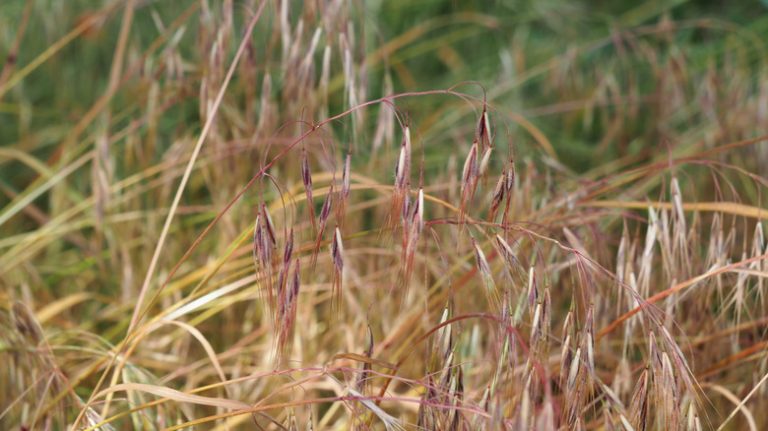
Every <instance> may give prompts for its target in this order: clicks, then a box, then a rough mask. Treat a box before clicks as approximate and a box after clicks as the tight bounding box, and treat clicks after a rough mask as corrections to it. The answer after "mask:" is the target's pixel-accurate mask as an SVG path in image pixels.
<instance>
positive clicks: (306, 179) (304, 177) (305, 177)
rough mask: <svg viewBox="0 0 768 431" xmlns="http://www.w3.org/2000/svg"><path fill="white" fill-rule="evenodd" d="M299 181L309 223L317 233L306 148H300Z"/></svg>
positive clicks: (310, 173) (310, 172)
mask: <svg viewBox="0 0 768 431" xmlns="http://www.w3.org/2000/svg"><path fill="white" fill-rule="evenodd" d="M301 182H302V184H303V185H304V193H305V194H306V196H307V210H308V211H309V219H310V223H312V230H313V231H314V232H315V234H317V220H316V218H315V205H314V199H313V198H312V171H311V170H310V167H309V156H308V155H307V149H306V148H302V149H301Z"/></svg>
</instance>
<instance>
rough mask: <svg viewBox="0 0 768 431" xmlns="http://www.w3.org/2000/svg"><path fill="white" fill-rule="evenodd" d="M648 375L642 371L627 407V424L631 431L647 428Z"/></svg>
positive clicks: (641, 430) (643, 430)
mask: <svg viewBox="0 0 768 431" xmlns="http://www.w3.org/2000/svg"><path fill="white" fill-rule="evenodd" d="M649 380H650V373H649V371H648V369H647V368H646V369H644V370H643V372H642V373H641V374H640V377H639V378H638V379H637V384H636V385H635V392H634V393H633V394H632V402H631V404H630V406H629V423H630V424H631V425H632V429H635V430H638V431H645V430H646V429H647V428H648V420H649V417H648V410H649V402H648V389H649V386H650V382H649Z"/></svg>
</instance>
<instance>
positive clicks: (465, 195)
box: [459, 141, 479, 222]
mask: <svg viewBox="0 0 768 431" xmlns="http://www.w3.org/2000/svg"><path fill="white" fill-rule="evenodd" d="M477 157H478V143H477V141H475V142H473V143H472V147H471V148H470V149H469V154H467V158H466V159H464V168H463V169H462V171H461V204H460V206H459V221H460V222H462V221H463V220H464V217H465V216H466V214H467V209H468V208H469V205H470V204H471V202H472V198H473V197H474V195H475V190H476V189H477V181H478V175H479V165H478V160H477Z"/></svg>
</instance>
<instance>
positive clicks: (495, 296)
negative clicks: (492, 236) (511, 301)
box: [471, 238, 501, 310]
mask: <svg viewBox="0 0 768 431" xmlns="http://www.w3.org/2000/svg"><path fill="white" fill-rule="evenodd" d="M471 240H472V247H473V248H474V250H475V265H476V266H477V271H478V272H479V273H480V276H481V277H482V279H483V284H484V285H485V294H486V295H487V297H488V302H489V303H490V304H492V305H493V307H494V309H496V310H500V307H501V298H500V296H499V292H498V290H497V289H496V283H495V282H494V281H493V274H492V273H491V267H490V265H489V264H488V259H487V258H486V257H485V253H484V252H483V250H482V249H481V248H480V245H478V244H477V241H475V238H471Z"/></svg>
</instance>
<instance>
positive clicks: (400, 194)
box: [390, 125, 411, 223]
mask: <svg viewBox="0 0 768 431" xmlns="http://www.w3.org/2000/svg"><path fill="white" fill-rule="evenodd" d="M410 182H411V129H410V127H409V126H408V125H406V126H405V128H404V129H403V140H402V142H401V144H400V154H399V155H398V157H397V164H395V190H394V192H393V196H392V212H391V213H390V220H391V223H394V222H395V220H397V219H398V218H400V214H402V212H403V206H404V205H405V201H406V199H407V198H408V188H409V187H410Z"/></svg>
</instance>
